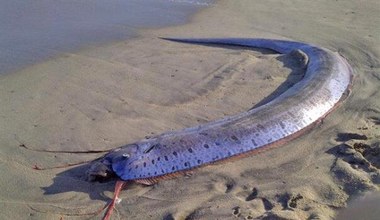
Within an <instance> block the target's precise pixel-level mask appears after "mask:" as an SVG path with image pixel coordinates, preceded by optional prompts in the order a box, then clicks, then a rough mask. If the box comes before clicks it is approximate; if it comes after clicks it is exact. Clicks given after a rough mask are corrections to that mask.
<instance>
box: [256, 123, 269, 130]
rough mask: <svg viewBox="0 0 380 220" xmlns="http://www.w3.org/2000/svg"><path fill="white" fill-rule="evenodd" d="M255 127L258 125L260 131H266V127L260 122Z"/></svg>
mask: <svg viewBox="0 0 380 220" xmlns="http://www.w3.org/2000/svg"><path fill="white" fill-rule="evenodd" d="M257 127H258V128H259V129H260V130H262V131H264V132H267V129H266V128H265V127H264V126H263V125H262V124H258V125H257Z"/></svg>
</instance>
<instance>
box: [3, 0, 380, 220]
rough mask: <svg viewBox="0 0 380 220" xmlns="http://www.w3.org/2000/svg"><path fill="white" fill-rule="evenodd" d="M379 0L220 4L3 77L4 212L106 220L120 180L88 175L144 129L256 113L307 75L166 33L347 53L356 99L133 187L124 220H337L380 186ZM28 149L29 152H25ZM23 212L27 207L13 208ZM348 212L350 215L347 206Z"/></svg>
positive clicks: (288, 61)
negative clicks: (293, 130)
mask: <svg viewBox="0 0 380 220" xmlns="http://www.w3.org/2000/svg"><path fill="white" fill-rule="evenodd" d="M379 13H380V5H379V3H378V2H377V1H374V0H373V1H366V2H365V3H362V2H357V1H351V0H349V1H344V2H341V1H334V2H331V1H318V2H305V1H293V2H281V3H279V2H278V1H265V2H260V3H257V2H253V1H242V0H241V1H233V2H232V1H218V2H217V3H216V4H215V5H214V6H213V7H211V8H208V9H205V10H203V11H201V12H200V13H198V14H197V15H196V16H195V17H194V18H193V19H192V21H191V22H190V23H189V24H187V25H182V26H176V27H170V28H161V29H153V30H152V29H151V30H143V31H141V32H140V35H141V37H139V38H136V39H131V40H127V41H122V42H117V43H111V44H107V45H103V46H94V47H91V48H87V49H83V50H81V51H77V52H67V53H65V54H64V55H62V56H59V57H57V58H54V59H50V60H48V61H46V62H42V63H38V64H36V65H33V66H30V67H27V68H25V69H23V70H20V71H18V72H16V73H12V74H8V75H5V76H2V77H0V85H1V86H0V94H1V96H0V100H1V103H2V104H1V106H0V124H2V125H4V126H1V127H0V140H1V150H0V163H1V166H0V169H1V172H2V174H3V178H1V179H0V186H1V187H2V189H3V190H2V191H0V201H1V203H2V204H3V205H2V208H1V210H0V213H1V214H0V216H1V218H2V219H10V218H11V217H12V219H59V218H61V217H62V218H63V219H89V218H90V219H99V218H100V217H101V215H99V214H98V215H96V214H95V213H96V212H97V211H98V210H99V209H100V208H101V207H103V206H104V205H105V204H106V203H107V202H109V201H110V198H112V195H113V186H114V182H107V183H97V182H95V183H90V182H87V181H85V175H84V173H85V170H86V168H87V165H86V164H84V165H81V166H77V167H69V168H61V169H47V170H34V169H33V167H34V166H38V167H39V168H48V167H54V166H58V165H63V164H69V163H77V162H79V161H86V160H91V159H93V158H96V157H98V156H101V155H102V154H101V153H98V154H78V153H47V152H39V151H37V150H45V151H46V150H50V151H52V150H53V151H54V150H57V151H62V150H64V151H94V150H107V149H112V148H115V147H119V146H121V145H124V144H126V143H130V142H133V141H136V140H139V139H142V138H144V137H145V136H151V135H154V134H159V133H161V132H165V131H168V130H174V129H180V128H184V127H189V126H193V125H197V124H200V123H204V122H207V121H212V120H215V119H217V118H221V117H223V116H225V115H231V114H236V113H239V112H242V111H246V110H248V109H250V108H251V107H253V106H255V105H257V104H258V103H260V102H261V101H262V100H268V99H271V98H274V97H275V96H276V95H278V94H280V93H281V92H283V91H285V90H286V89H287V88H288V87H289V86H291V85H292V84H293V83H295V82H297V80H299V79H300V78H301V77H302V74H303V71H304V70H302V68H300V66H299V65H298V64H297V62H295V59H294V58H292V57H291V56H289V55H278V54H272V53H270V52H269V51H263V50H251V49H247V48H235V47H207V46H202V45H188V44H179V43H174V42H168V41H164V40H161V39H159V38H158V37H265V38H276V39H289V40H296V41H304V42H308V43H313V44H317V45H319V46H322V47H326V48H329V49H331V50H334V51H338V52H339V53H340V54H341V55H342V56H344V57H345V58H346V59H348V61H349V62H350V64H351V65H352V66H353V67H354V71H355V79H354V85H353V88H352V93H351V95H350V96H349V98H348V99H347V100H346V101H345V102H344V103H343V104H342V105H341V107H339V108H338V109H337V110H335V111H334V112H333V113H331V114H330V115H329V116H328V117H327V118H326V119H325V120H324V121H323V123H322V124H321V125H319V126H318V127H317V128H315V129H313V130H312V131H311V132H309V133H308V134H306V135H303V136H302V137H300V138H298V139H296V140H294V141H292V142H290V143H288V144H286V145H284V146H282V147H279V148H275V149H272V150H270V151H266V152H264V153H261V154H258V155H255V156H251V157H247V158H244V159H241V160H237V161H234V162H228V163H224V164H218V165H213V166H208V167H205V168H202V169H199V170H197V171H196V172H195V173H194V175H192V176H191V177H179V178H176V179H173V180H167V181H162V182H159V183H158V184H156V185H154V186H151V187H144V186H141V185H138V184H130V186H129V187H128V189H126V190H125V191H123V192H122V194H121V198H122V202H121V203H120V204H118V205H117V210H116V211H115V213H114V215H113V218H114V219H333V218H335V217H336V215H337V213H338V212H339V211H340V210H342V209H344V208H345V207H346V206H347V204H348V203H350V202H351V201H353V200H355V199H356V198H358V197H360V196H361V195H364V194H365V193H368V192H374V191H378V188H379V184H380V172H379V169H380V162H379V151H380V142H379V139H380V131H379V125H380V103H379V101H378V100H380V92H379V90H378V87H379V83H380V75H379V67H380V60H379V57H380V47H379V45H380V38H379V36H380V30H379V27H378V24H379V22H380V18H379V16H378V14H379ZM24 146H25V147H27V148H29V149H30V150H28V149H26V148H25V147H24ZM15 213H17V214H15ZM342 215H343V214H342Z"/></svg>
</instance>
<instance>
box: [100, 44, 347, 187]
mask: <svg viewBox="0 0 380 220" xmlns="http://www.w3.org/2000/svg"><path fill="white" fill-rule="evenodd" d="M164 39H165V40H170V41H176V42H182V43H192V44H223V45H236V46H247V47H254V48H264V49H270V50H274V51H276V52H278V53H283V54H288V53H291V52H292V51H293V53H300V56H306V57H305V60H306V62H307V69H306V72H305V75H304V77H303V79H302V80H301V81H299V82H297V83H296V84H294V85H293V86H292V87H291V88H289V89H288V90H287V91H285V92H284V93H282V94H281V95H279V96H278V97H276V98H275V99H274V100H272V101H270V102H268V103H266V104H264V105H262V106H259V107H257V108H254V109H251V110H249V111H247V112H243V113H240V114H237V115H234V116H230V117H226V118H223V119H220V120H217V121H214V122H210V123H206V124H203V125H199V126H195V127H192V128H185V129H183V130H179V131H175V132H170V133H164V134H161V135H158V136H156V137H153V138H150V139H145V140H141V141H138V142H135V143H133V144H128V145H126V146H123V147H120V148H117V149H115V150H112V151H111V152H110V153H108V154H106V155H105V156H104V157H103V158H101V159H100V160H97V163H99V162H100V163H103V164H106V166H108V167H109V169H110V170H111V171H112V172H114V173H115V174H116V175H117V176H118V177H119V178H120V179H122V180H125V181H127V180H135V181H139V180H144V179H146V180H149V181H150V182H152V183H154V181H151V180H152V179H154V178H158V179H159V178H160V177H164V176H165V175H172V174H173V173H179V172H183V171H186V170H191V169H194V168H196V167H199V166H204V165H207V164H210V163H214V162H217V161H220V160H224V159H228V158H231V157H237V156H239V155H242V154H246V153H249V152H254V151H258V150H261V149H263V148H265V147H267V146H271V145H274V144H276V143H281V144H282V143H284V142H285V141H288V140H291V139H293V138H295V137H296V136H299V135H300V133H301V132H302V131H304V130H305V129H306V128H309V127H310V126H312V125H314V124H315V123H317V122H318V121H320V120H321V119H323V118H324V117H325V116H326V115H327V114H328V113H329V112H331V111H332V110H333V109H334V108H335V107H336V106H337V104H338V103H339V102H341V101H342V100H343V99H345V97H347V91H348V90H349V88H350V85H351V81H352V72H353V70H352V67H351V66H350V65H349V64H348V63H347V61H346V60H345V59H344V58H343V57H341V56H340V55H339V54H338V53H335V52H332V51H330V50H328V49H325V48H321V47H317V46H313V45H310V44H306V43H301V42H292V41H284V40H272V39H250V38H220V39H174V38H164ZM294 51H295V52H294ZM93 173H96V172H93ZM149 181H148V182H149Z"/></svg>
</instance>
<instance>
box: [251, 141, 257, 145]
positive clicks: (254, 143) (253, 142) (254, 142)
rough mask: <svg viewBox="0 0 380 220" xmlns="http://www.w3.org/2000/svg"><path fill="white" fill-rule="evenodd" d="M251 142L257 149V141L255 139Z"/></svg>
mask: <svg viewBox="0 0 380 220" xmlns="http://www.w3.org/2000/svg"><path fill="white" fill-rule="evenodd" d="M251 141H252V144H253V145H255V147H256V146H257V143H256V141H255V140H254V139H251Z"/></svg>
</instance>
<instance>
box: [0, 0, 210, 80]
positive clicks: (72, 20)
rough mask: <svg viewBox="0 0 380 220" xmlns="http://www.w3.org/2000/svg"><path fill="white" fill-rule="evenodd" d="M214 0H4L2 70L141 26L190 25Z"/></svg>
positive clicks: (0, 0)
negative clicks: (203, 8) (191, 18)
mask: <svg viewBox="0 0 380 220" xmlns="http://www.w3.org/2000/svg"><path fill="white" fill-rule="evenodd" d="M211 2H212V1H211V0H108V1H105V0H81V1H78V0H54V1H53V0H41V1H30V0H29V1H25V0H13V1H7V0H0V5H1V7H0V74H4V73H8V72H12V71H16V70H17V69H20V68H22V67H25V66H27V65H30V64H33V63H36V62H39V61H41V60H43V59H46V58H49V57H52V56H55V55H57V54H59V53H60V52H68V51H71V50H74V49H77V48H80V47H86V46H91V45H93V44H99V43H105V42H110V41H118V40H123V39H127V38H131V37H134V36H136V35H137V29H138V28H147V27H162V26H166V25H177V24H182V23H185V22H186V20H187V19H188V18H189V16H191V14H193V13H195V12H196V11H197V10H198V9H200V8H201V7H205V6H208V5H210V4H211Z"/></svg>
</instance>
